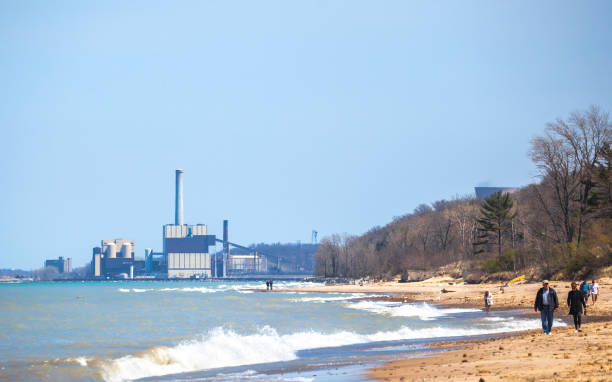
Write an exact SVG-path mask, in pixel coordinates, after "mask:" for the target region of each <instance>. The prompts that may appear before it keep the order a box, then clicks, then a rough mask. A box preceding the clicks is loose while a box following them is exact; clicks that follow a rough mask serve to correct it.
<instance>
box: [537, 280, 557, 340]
mask: <svg viewBox="0 0 612 382" xmlns="http://www.w3.org/2000/svg"><path fill="white" fill-rule="evenodd" d="M558 308H559V299H558V298H557V292H555V290H554V289H553V288H550V287H549V286H548V280H544V281H542V288H540V289H539V290H538V293H537V294H536V299H535V303H534V304H533V309H534V310H535V311H536V312H537V311H540V318H541V319H542V331H543V332H544V334H547V335H550V330H551V329H552V326H553V320H554V312H555V311H556V310H557V309H558Z"/></svg>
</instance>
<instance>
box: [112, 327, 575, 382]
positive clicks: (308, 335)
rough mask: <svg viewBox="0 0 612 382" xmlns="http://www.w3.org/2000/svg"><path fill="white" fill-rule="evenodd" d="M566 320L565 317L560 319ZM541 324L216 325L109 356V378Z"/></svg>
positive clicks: (482, 332)
mask: <svg viewBox="0 0 612 382" xmlns="http://www.w3.org/2000/svg"><path fill="white" fill-rule="evenodd" d="M555 324H556V325H558V326H564V325H565V324H563V323H562V322H560V321H558V322H556V323H555ZM538 327H540V320H538V319H529V320H512V321H507V322H499V323H491V324H489V325H488V326H487V327H471V328H449V327H440V326H438V327H430V328H422V329H411V328H408V327H406V326H403V327H401V328H400V329H398V330H394V331H382V332H376V333H371V334H360V333H355V332H350V331H339V332H335V333H320V332H316V331H306V332H297V333H292V334H286V335H279V334H278V333H277V332H276V330H274V329H272V328H269V327H264V328H262V329H260V330H259V331H258V332H257V333H254V334H248V335H239V334H237V333H235V332H233V331H229V330H225V329H223V328H216V329H213V330H211V331H210V332H209V333H208V334H206V335H204V336H202V338H200V339H198V340H194V341H189V342H184V343H181V344H178V345H176V346H173V347H155V348H151V349H148V350H145V351H143V352H140V353H137V354H134V355H128V356H125V357H121V358H118V359H114V360H109V361H106V362H103V364H102V366H101V368H102V375H103V377H104V379H105V380H106V381H111V382H115V381H124V380H131V379H137V378H144V377H150V376H159V375H166V374H174V373H184V372H191V371H198V370H206V369H211V368H220V367H231V366H239V365H251V364H257V363H267V362H282V361H290V360H293V359H296V358H297V352H298V351H300V350H305V349H316V348H324V347H336V346H345V345H352V344H359V343H368V342H378V341H395V340H409V339H421V338H440V337H462V336H474V335H480V334H491V333H502V332H509V331H518V330H526V329H535V328H538Z"/></svg>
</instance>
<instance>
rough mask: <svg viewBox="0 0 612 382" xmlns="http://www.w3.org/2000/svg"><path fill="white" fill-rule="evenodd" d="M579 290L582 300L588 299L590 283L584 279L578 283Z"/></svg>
mask: <svg viewBox="0 0 612 382" xmlns="http://www.w3.org/2000/svg"><path fill="white" fill-rule="evenodd" d="M580 292H582V295H583V296H584V301H589V296H590V295H591V284H589V282H588V281H586V280H584V281H583V282H582V283H580Z"/></svg>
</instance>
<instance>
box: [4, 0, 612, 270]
mask: <svg viewBox="0 0 612 382" xmlns="http://www.w3.org/2000/svg"><path fill="white" fill-rule="evenodd" d="M611 15H612V2H609V1H603V0H602V1H588V2H576V1H537V2H534V1H511V2H510V1H489V0H486V1H485V0H483V1H430V0H426V1H425V0H424V1H356V0H351V1H285V0H279V1H250V0H248V1H232V0H229V1H228V0H223V1H206V0H200V1H188V0H184V1H151V0H147V1H138V0H135V1H113V0H104V1H82V0H75V1H47V0H42V1H36V0H30V1H22V0H0V129H1V131H0V133H1V135H0V136H1V137H2V146H1V147H2V149H1V150H0V171H1V176H0V243H1V246H2V248H1V249H0V268H22V269H35V268H40V267H42V265H43V262H44V259H47V258H57V257H58V256H65V257H71V258H72V259H73V267H77V266H81V265H84V264H85V263H86V262H88V261H89V260H91V251H92V248H93V247H94V246H97V245H99V244H100V240H102V239H107V238H129V239H134V240H135V250H136V257H141V258H142V257H143V256H144V250H145V248H153V249H154V250H157V251H161V249H162V235H161V233H162V225H163V224H170V223H172V222H173V220H174V171H175V169H176V168H182V169H183V170H184V171H185V172H184V216H185V223H190V224H196V223H203V224H207V225H208V228H209V233H210V234H216V235H221V233H222V232H221V231H222V221H223V219H228V220H229V229H230V231H229V233H230V240H231V241H234V242H237V243H240V244H245V245H248V244H251V243H258V242H267V243H272V242H296V241H298V240H299V241H301V242H302V243H310V242H311V232H312V230H317V231H318V232H319V239H320V238H322V237H325V236H329V235H331V234H334V233H348V234H354V235H358V234H362V233H364V232H366V231H368V230H369V229H371V228H372V227H374V226H378V225H381V226H382V225H385V224H387V223H388V222H389V221H391V220H392V218H393V217H394V216H399V215H403V214H406V213H409V212H411V211H412V210H413V209H414V208H415V207H416V206H417V205H419V204H421V203H431V202H433V201H436V200H440V199H452V198H453V197H456V196H458V195H468V194H472V193H473V188H474V186H478V185H491V186H523V185H527V184H530V183H533V182H535V181H537V173H536V170H535V166H534V165H533V163H532V162H531V161H530V159H529V157H528V150H529V142H530V140H531V139H532V138H533V137H534V136H535V135H538V134H542V133H543V131H544V128H545V126H546V123H547V122H551V121H554V120H555V119H556V118H559V117H561V118H565V117H567V116H568V114H569V113H571V112H572V111H576V110H584V109H586V108H587V107H588V106H589V105H591V104H596V105H599V106H600V107H602V108H603V109H604V110H606V111H609V112H612V71H611V68H612V23H610V16H611Z"/></svg>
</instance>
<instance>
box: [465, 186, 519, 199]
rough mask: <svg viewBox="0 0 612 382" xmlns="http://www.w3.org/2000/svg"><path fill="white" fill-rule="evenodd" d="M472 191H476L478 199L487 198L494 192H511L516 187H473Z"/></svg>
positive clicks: (514, 190) (515, 189)
mask: <svg viewBox="0 0 612 382" xmlns="http://www.w3.org/2000/svg"><path fill="white" fill-rule="evenodd" d="M474 191H475V192H476V197H477V198H478V199H484V198H488V197H489V196H491V195H493V194H494V193H496V192H498V191H501V192H503V193H509V194H511V193H513V192H516V191H518V188H517V187H474Z"/></svg>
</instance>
